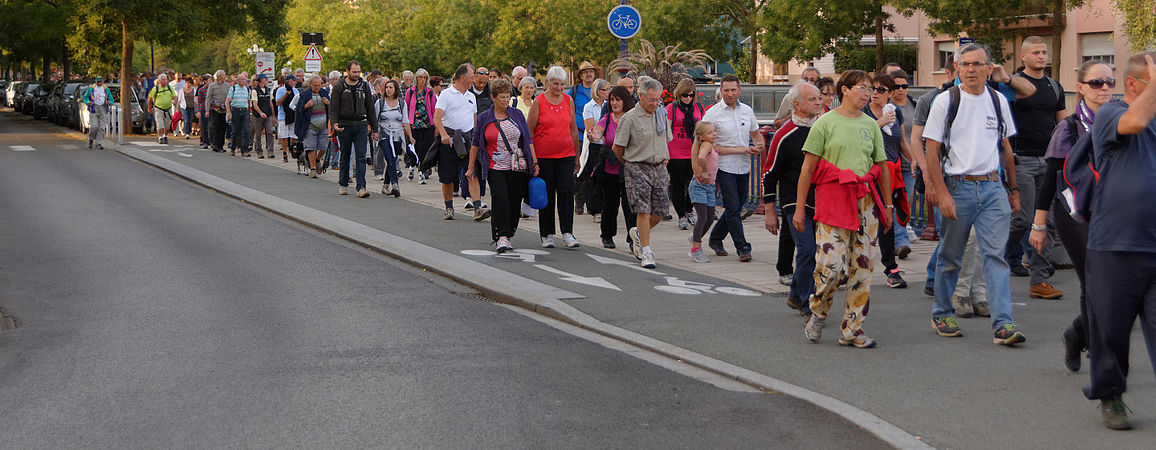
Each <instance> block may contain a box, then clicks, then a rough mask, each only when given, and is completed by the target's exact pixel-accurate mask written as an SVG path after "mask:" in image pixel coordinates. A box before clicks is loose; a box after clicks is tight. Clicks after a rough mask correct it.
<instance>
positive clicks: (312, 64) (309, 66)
mask: <svg viewBox="0 0 1156 450" xmlns="http://www.w3.org/2000/svg"><path fill="white" fill-rule="evenodd" d="M323 59H324V58H322V57H321V52H319V51H317V45H316V44H314V45H310V46H309V50H308V51H306V52H305V71H306V72H314V73H316V72H321V61H322V60H323Z"/></svg>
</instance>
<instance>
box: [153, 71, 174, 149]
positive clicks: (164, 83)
mask: <svg viewBox="0 0 1156 450" xmlns="http://www.w3.org/2000/svg"><path fill="white" fill-rule="evenodd" d="M174 96H176V92H175V91H173V88H172V87H171V86H169V76H168V74H164V73H162V74H160V76H158V77H157V80H156V83H155V84H154V86H153V88H152V90H150V91H149V95H148V102H149V107H148V110H149V114H152V116H153V120H155V121H156V124H157V143H158V144H168V143H169V129H171V128H172V127H173V97H174Z"/></svg>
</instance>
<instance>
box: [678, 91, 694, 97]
mask: <svg viewBox="0 0 1156 450" xmlns="http://www.w3.org/2000/svg"><path fill="white" fill-rule="evenodd" d="M680 97H682V98H691V97H694V94H693V93H690V92H686V93H683V94H682V95H680Z"/></svg>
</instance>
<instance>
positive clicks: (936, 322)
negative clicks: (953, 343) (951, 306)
mask: <svg viewBox="0 0 1156 450" xmlns="http://www.w3.org/2000/svg"><path fill="white" fill-rule="evenodd" d="M931 326H932V327H935V332H936V333H939V335H940V336H943V337H960V336H963V332H962V331H959V324H957V323H955V318H954V317H951V316H946V317H940V318H938V319H931Z"/></svg>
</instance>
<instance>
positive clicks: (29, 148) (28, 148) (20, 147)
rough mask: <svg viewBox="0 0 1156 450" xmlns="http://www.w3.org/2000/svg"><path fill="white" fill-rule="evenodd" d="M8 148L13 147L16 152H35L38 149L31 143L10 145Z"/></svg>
mask: <svg viewBox="0 0 1156 450" xmlns="http://www.w3.org/2000/svg"><path fill="white" fill-rule="evenodd" d="M8 148H10V149H12V151H14V152H34V151H36V149H35V148H32V146H31V145H9V146H8Z"/></svg>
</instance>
